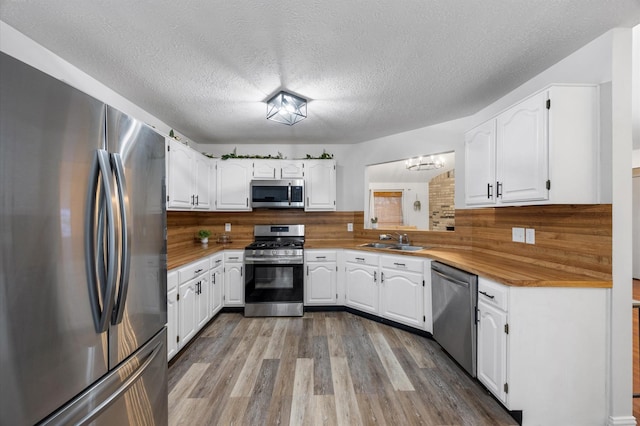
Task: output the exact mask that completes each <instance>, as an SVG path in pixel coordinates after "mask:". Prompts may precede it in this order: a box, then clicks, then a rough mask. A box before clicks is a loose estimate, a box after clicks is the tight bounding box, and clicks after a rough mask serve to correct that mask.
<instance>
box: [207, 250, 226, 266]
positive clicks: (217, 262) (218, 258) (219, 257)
mask: <svg viewBox="0 0 640 426" xmlns="http://www.w3.org/2000/svg"><path fill="white" fill-rule="evenodd" d="M223 260H224V254H222V253H218V254H214V255H213V256H211V257H210V258H209V268H211V269H213V268H217V267H218V266H221V265H222V261H223Z"/></svg>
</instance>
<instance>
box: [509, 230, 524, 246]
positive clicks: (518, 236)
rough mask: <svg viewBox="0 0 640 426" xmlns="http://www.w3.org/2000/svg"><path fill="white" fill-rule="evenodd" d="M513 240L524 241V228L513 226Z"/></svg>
mask: <svg viewBox="0 0 640 426" xmlns="http://www.w3.org/2000/svg"><path fill="white" fill-rule="evenodd" d="M511 240H512V241H515V242H516V243H524V228H511Z"/></svg>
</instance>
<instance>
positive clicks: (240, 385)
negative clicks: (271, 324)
mask: <svg viewBox="0 0 640 426" xmlns="http://www.w3.org/2000/svg"><path fill="white" fill-rule="evenodd" d="M268 345H269V337H264V336H262V335H260V336H258V337H257V338H256V339H255V340H254V344H253V346H252V347H251V351H250V352H249V354H248V355H247V356H246V361H245V363H244V365H243V366H242V371H241V372H240V375H239V376H238V380H237V381H236V384H235V386H234V387H233V390H232V391H231V397H232V398H236V397H241V396H249V395H251V392H252V391H253V386H254V385H255V383H256V379H257V377H258V372H259V371H260V368H261V367H262V359H263V358H264V353H265V351H266V350H267V346H268Z"/></svg>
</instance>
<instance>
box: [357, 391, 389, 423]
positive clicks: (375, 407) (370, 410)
mask: <svg viewBox="0 0 640 426" xmlns="http://www.w3.org/2000/svg"><path fill="white" fill-rule="evenodd" d="M356 400H357V401H358V408H359V409H360V417H361V418H362V423H363V424H364V425H380V426H385V425H386V424H387V421H386V420H385V418H384V413H383V412H382V407H381V406H380V400H379V398H378V395H377V394H371V393H359V394H356ZM395 424H400V423H391V425H395Z"/></svg>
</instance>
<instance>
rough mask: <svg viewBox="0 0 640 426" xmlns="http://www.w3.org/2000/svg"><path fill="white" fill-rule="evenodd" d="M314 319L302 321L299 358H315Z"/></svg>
mask: <svg viewBox="0 0 640 426" xmlns="http://www.w3.org/2000/svg"><path fill="white" fill-rule="evenodd" d="M313 323H314V319H313V318H303V319H302V330H301V331H300V341H299V342H298V358H313Z"/></svg>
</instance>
